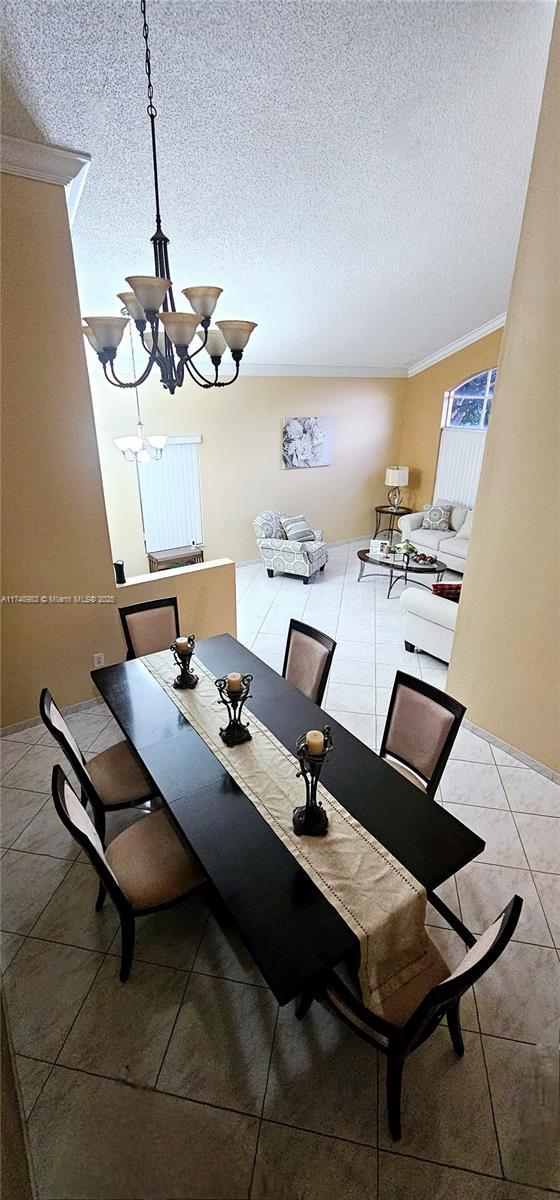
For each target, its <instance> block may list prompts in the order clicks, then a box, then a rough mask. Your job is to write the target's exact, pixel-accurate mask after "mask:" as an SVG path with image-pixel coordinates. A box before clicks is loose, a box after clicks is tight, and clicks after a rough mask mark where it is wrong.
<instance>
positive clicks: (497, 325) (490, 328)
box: [405, 313, 507, 379]
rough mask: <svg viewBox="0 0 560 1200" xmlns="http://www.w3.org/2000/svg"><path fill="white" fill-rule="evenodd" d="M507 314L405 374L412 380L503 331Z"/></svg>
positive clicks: (433, 355) (439, 351) (475, 330)
mask: <svg viewBox="0 0 560 1200" xmlns="http://www.w3.org/2000/svg"><path fill="white" fill-rule="evenodd" d="M506 317H507V313H500V315H499V317H494V319H493V321H487V322H486V324H485V325H479V327H478V329H473V330H472V333H466V334H465V336H464V337H462V338H457V341H456V342H450V343H449V345H448V346H443V348H442V349H441V350H436V351H435V353H434V354H428V356H427V358H421V359H420V360H419V361H418V362H416V363H413V364H412V366H411V367H409V368H408V371H407V372H405V374H406V375H407V376H408V378H409V379H410V378H411V376H412V375H418V374H419V373H420V371H425V370H426V369H427V368H428V367H433V366H434V365H435V363H438V362H441V361H442V359H444V358H449V356H450V355H451V354H456V353H457V351H458V350H464V349H465V346H471V345H472V343H473V342H478V341H480V338H483V337H487V336H488V334H489V333H494V332H495V330H496V329H502V328H503V326H504V325H505V323H506Z"/></svg>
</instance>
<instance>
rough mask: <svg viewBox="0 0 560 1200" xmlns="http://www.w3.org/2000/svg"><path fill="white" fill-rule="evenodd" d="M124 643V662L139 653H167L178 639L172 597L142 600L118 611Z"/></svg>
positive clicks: (175, 607) (136, 656) (175, 613)
mask: <svg viewBox="0 0 560 1200" xmlns="http://www.w3.org/2000/svg"><path fill="white" fill-rule="evenodd" d="M119 613H120V618H121V621H122V627H123V630H124V636H125V640H126V650H127V654H126V657H127V660H128V659H129V658H141V656H142V655H143V654H156V652H157V651H158V650H168V649H169V647H170V645H171V643H172V642H174V641H175V638H176V637H178V636H179V612H178V609H177V597H176V596H162V598H161V599H160V600H145V601H143V603H142V604H127V605H126V607H125V608H119Z"/></svg>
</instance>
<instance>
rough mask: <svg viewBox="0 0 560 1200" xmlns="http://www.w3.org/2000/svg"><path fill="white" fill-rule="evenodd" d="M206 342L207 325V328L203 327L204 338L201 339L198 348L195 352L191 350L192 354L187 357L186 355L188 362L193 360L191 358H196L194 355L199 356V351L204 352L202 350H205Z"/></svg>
mask: <svg viewBox="0 0 560 1200" xmlns="http://www.w3.org/2000/svg"><path fill="white" fill-rule="evenodd" d="M209 323H210V322H209ZM207 341H208V325H207V326H206V327H205V329H204V338H203V340H202V341H201V343H200V346H199V347H198V349H197V350H193V352H192V354H188V355H187V357H188V360H189V362H190V361H191V359H193V358H196V355H197V354H200V351H201V350H204V349H205V348H206V343H207Z"/></svg>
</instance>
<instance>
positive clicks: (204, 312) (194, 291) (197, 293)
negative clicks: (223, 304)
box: [183, 287, 224, 317]
mask: <svg viewBox="0 0 560 1200" xmlns="http://www.w3.org/2000/svg"><path fill="white" fill-rule="evenodd" d="M223 290H224V289H223V288H219V287H190V288H183V296H186V297H187V300H188V302H189V304H190V306H191V308H192V309H193V312H195V313H198V314H199V316H201V317H211V316H212V313H213V312H214V309H215V307H216V305H217V303H218V300H219V299H220V296H221V294H222V292H223Z"/></svg>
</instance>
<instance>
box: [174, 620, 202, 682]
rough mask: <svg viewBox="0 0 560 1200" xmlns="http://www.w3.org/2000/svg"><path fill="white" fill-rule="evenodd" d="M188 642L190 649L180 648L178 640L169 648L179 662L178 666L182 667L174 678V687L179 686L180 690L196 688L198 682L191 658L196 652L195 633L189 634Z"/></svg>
mask: <svg viewBox="0 0 560 1200" xmlns="http://www.w3.org/2000/svg"><path fill="white" fill-rule="evenodd" d="M187 642H188V643H189V648H188V650H178V649H177V642H173V644H172V645H171V646H170V647H169V649H170V650H172V652H173V657H174V659H175V662H176V663H177V666H178V667H179V668H180V671H179V674H178V676H177V678H176V679H174V680H173V687H174V688H177V689H178V690H179V689H183V688H195V687H196V685H197V683H198V675H195V674H194V673H193V672H192V671H191V658H192V656H193V654H194V645H195V642H194V633H191V634H189V636H188V638H187Z"/></svg>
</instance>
